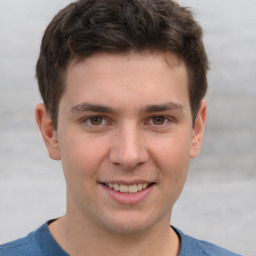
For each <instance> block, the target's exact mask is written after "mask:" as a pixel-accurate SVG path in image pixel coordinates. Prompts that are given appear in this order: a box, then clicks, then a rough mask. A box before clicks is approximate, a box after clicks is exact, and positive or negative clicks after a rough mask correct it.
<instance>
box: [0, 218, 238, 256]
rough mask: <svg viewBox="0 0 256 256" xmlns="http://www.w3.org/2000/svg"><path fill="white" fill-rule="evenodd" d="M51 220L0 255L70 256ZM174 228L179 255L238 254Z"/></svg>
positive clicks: (3, 247) (2, 249) (1, 249)
mask: <svg viewBox="0 0 256 256" xmlns="http://www.w3.org/2000/svg"><path fill="white" fill-rule="evenodd" d="M50 222H51V221H48V222H46V223H45V224H44V225H42V226H41V227H40V228H39V229H37V230H36V231H34V232H31V233H30V234H29V235H28V236H26V237H24V238H21V239H18V240H15V241H13V242H9V243H6V244H3V245H0V256H32V255H33V256H69V255H68V254H67V253H66V252H65V251H64V250H63V249H62V248H61V247H60V246H59V244H58V243H57V242H56V241H55V239H54V238H53V236H52V235H51V233H50V231H49V228H48V225H49V223H50ZM173 229H174V230H175V231H176V233H177V234H178V236H179V238H180V241H181V248H180V252H179V255H178V256H203V255H204V256H238V254H235V253H233V252H230V251H228V250H225V249H223V248H220V247H218V246H216V245H213V244H211V243H208V242H205V241H201V240H197V239H195V238H192V237H190V236H187V235H185V234H183V233H182V232H181V231H180V230H178V229H176V228H174V227H173ZM240 256H241V255H240Z"/></svg>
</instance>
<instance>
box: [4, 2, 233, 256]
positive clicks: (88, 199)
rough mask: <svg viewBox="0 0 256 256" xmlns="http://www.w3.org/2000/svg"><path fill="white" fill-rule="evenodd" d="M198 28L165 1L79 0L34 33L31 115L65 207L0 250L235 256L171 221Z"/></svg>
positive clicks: (190, 137)
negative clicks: (55, 167) (35, 96)
mask: <svg viewBox="0 0 256 256" xmlns="http://www.w3.org/2000/svg"><path fill="white" fill-rule="evenodd" d="M207 66H208V61H207V56H206V53H205V50H204V46H203V43H202V30H201V28H200V26H199V25H198V24H197V23H196V22H195V21H194V19H193V16H192V14H191V13H190V11H188V10H187V9H185V8H182V7H180V6H179V5H178V4H177V3H175V2H172V1H170V0H130V1H127V0H118V1H117V0H80V1H77V2H74V3H72V4H70V5H69V6H67V7H66V8H64V9H63V10H61V11H60V12H59V13H58V14H57V15H56V16H55V17H54V19H53V20H52V22H51V23H50V24H49V26H48V28H47V29H46V31H45V34H44V37H43V40H42V45H41V51H40V56H39V59H38V63H37V78H38V83H39V89H40V92H41V95H42V98H43V101H44V104H38V105H37V107H36V120H37V124H38V126H39V129H40V131H41V133H42V136H43V139H44V141H45V144H46V147H47V149H48V152H49V156H50V157H51V158H52V159H54V160H61V161H62V165H63V171H64V175H65V179H66V183H67V211H66V214H65V215H64V216H62V217H60V218H58V219H55V220H50V221H48V222H47V223H45V224H44V225H43V226H42V227H40V228H39V229H38V230H36V231H35V232H32V233H30V234H29V235H28V236H27V237H25V238H22V239H20V240H17V241H14V242H11V243H8V244H5V245H2V246H1V247H0V255H1V256H2V255H5V256H6V255H13V256H16V255H39V256H40V255H44V256H45V255H46V256H48V255H55V256H56V255H57V256H64V255H72V256H80V255H81V256H83V255H93V256H97V255H124V256H129V255H133V256H134V255H135V256H136V255H146V256H150V255H163V256H165V255H168V256H174V255H180V256H183V255H236V254H234V253H232V252H230V251H227V250H225V249H222V248H220V247H217V246H215V245H213V244H210V243H207V242H204V241H199V240H196V239H194V238H191V237H189V236H186V235H184V234H183V233H182V232H181V231H180V230H178V229H177V228H174V227H172V226H171V227H170V225H169V223H170V219H171V213H172V207H173V205H174V203H175V202H176V200H177V199H178V197H179V195H180V193H181V191H182V188H183V186H184V183H185V180H186V176H187V171H188V167H189V160H190V158H193V157H196V156H197V155H198V154H199V152H200V147H201V144H202V139H203V133H204V127H205V121H206V103H205V101H204V100H203V98H204V95H205V93H206V89H207V79H206V71H207Z"/></svg>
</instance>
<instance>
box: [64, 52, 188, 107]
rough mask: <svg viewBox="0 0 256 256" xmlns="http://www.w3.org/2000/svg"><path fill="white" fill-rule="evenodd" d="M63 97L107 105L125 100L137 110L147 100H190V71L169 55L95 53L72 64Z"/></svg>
mask: <svg viewBox="0 0 256 256" xmlns="http://www.w3.org/2000/svg"><path fill="white" fill-rule="evenodd" d="M63 98H65V99H68V100H69V103H70V104H78V103H80V102H81V103H82V102H83V101H85V100H86V101H88V100H89V101H100V103H102V104H104V105H106V104H114V103H117V102H118V101H119V100H120V99H123V102H125V100H127V101H129V100H130V101H131V102H133V104H135V105H136V106H138V107H139V106H140V105H141V104H143V102H145V101H155V102H156V103H161V102H162V101H166V102H170V101H178V100H181V99H182V98H183V100H184V98H185V99H186V100H188V74H187V68H186V66H185V64H184V62H183V61H182V60H181V58H179V57H178V56H177V55H175V54H173V53H170V52H168V53H159V52H158V53H152V52H151V53H149V52H146V53H134V52H131V53H125V54H113V53H111V54H109V53H104V54H103V53H102V54H96V55H93V56H91V57H88V58H86V59H83V60H79V61H78V60H73V61H72V62H71V63H70V64H69V66H68V68H67V74H66V89H65V92H64V95H63ZM157 101H159V102H157ZM120 102H122V101H120ZM145 103H146V102H145ZM147 103H148V102H147ZM177 103H178V102H177Z"/></svg>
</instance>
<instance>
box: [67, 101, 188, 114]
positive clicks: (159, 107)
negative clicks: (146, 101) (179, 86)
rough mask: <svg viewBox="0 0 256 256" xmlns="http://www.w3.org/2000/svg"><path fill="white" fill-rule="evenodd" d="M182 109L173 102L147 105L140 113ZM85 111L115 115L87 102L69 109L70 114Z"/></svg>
mask: <svg viewBox="0 0 256 256" xmlns="http://www.w3.org/2000/svg"><path fill="white" fill-rule="evenodd" d="M183 109H184V107H183V106H182V105H180V104H177V103H174V102H168V103H164V104H154V105H148V106H146V107H145V108H142V109H141V110H140V112H141V113H153V112H163V111H175V110H183ZM85 111H92V112H98V113H111V114H116V113H117V111H116V110H114V109H113V108H111V107H109V106H105V105H100V104H91V103H88V102H82V103H80V104H78V105H75V106H73V107H71V108H70V112H72V113H76V112H85Z"/></svg>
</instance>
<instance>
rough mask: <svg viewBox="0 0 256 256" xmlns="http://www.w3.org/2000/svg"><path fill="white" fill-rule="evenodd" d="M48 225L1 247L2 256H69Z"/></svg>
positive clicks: (0, 253)
mask: <svg viewBox="0 0 256 256" xmlns="http://www.w3.org/2000/svg"><path fill="white" fill-rule="evenodd" d="M48 223H49V222H46V223H45V224H44V225H42V226H41V227H40V228H38V229H37V230H36V231H33V232H31V233H30V234H28V235H27V236H26V237H24V238H20V239H18V240H15V241H12V242H9V243H6V244H3V245H0V256H21V255H26V256H32V255H37V256H68V254H66V253H65V252H64V251H63V250H62V249H61V247H60V246H59V245H58V244H57V242H56V241H55V240H54V238H53V237H52V236H51V234H50V232H49V229H48Z"/></svg>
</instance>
